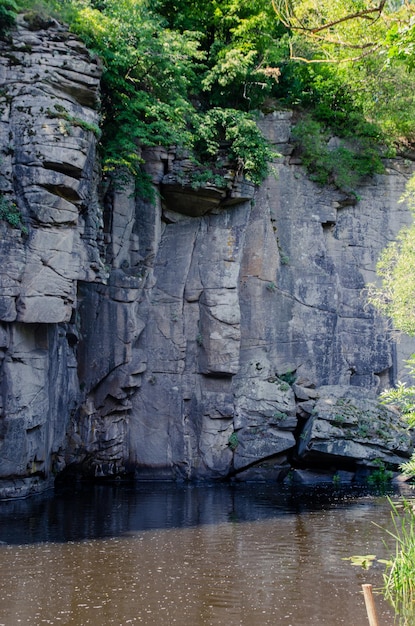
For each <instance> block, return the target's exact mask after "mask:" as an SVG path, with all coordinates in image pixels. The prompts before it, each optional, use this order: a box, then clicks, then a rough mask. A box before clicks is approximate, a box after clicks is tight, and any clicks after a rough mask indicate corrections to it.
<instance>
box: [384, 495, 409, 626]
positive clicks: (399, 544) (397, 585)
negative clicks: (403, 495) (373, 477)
mask: <svg viewBox="0 0 415 626" xmlns="http://www.w3.org/2000/svg"><path fill="white" fill-rule="evenodd" d="M389 502H390V504H391V507H392V511H391V517H392V530H387V529H384V530H385V531H386V532H387V533H388V535H390V536H391V537H393V539H394V540H395V554H394V555H393V556H392V557H391V558H390V559H389V560H387V561H381V562H382V563H384V564H385V571H384V574H383V580H384V588H383V592H384V596H385V598H386V600H387V601H388V602H389V603H390V604H391V605H392V607H393V608H394V610H395V612H396V614H397V615H398V616H399V619H400V622H399V623H400V624H401V626H413V624H415V504H414V501H409V500H406V499H403V500H402V502H400V503H399V504H394V503H393V502H392V501H391V500H389Z"/></svg>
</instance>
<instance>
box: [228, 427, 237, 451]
mask: <svg viewBox="0 0 415 626" xmlns="http://www.w3.org/2000/svg"><path fill="white" fill-rule="evenodd" d="M238 443H239V440H238V435H237V433H235V432H233V433H232V435H231V436H230V437H229V440H228V446H229V447H230V449H231V450H232V451H234V450H236V448H237V447H238Z"/></svg>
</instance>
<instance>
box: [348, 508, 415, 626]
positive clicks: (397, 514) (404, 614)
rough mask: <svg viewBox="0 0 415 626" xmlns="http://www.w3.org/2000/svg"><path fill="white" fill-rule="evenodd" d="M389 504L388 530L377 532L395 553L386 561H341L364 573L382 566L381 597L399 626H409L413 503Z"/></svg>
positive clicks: (414, 587) (414, 578) (413, 600)
mask: <svg viewBox="0 0 415 626" xmlns="http://www.w3.org/2000/svg"><path fill="white" fill-rule="evenodd" d="M388 500H389V504H390V506H391V520H392V525H391V529H390V530H389V529H387V528H382V527H380V528H382V530H384V531H385V533H387V534H388V535H389V536H390V537H392V538H393V539H394V541H395V551H394V553H393V554H392V555H391V557H390V558H389V559H378V558H377V557H376V555H375V554H367V555H355V556H351V557H348V558H345V559H343V560H345V561H350V562H351V564H352V565H355V566H357V567H362V568H363V569H365V570H367V569H369V568H370V567H372V565H373V564H374V563H375V562H378V563H381V564H382V565H384V568H385V569H384V573H383V588H382V591H383V594H384V596H385V598H386V600H388V602H389V603H390V604H391V606H392V607H393V609H394V610H395V614H396V616H397V617H398V618H399V624H400V626H412V625H413V624H414V620H415V507H414V501H413V500H412V501H411V500H406V499H405V498H403V499H402V500H401V501H400V502H399V503H393V502H392V500H391V499H390V498H388ZM374 523H375V522H374ZM375 525H376V526H378V524H376V523H375Z"/></svg>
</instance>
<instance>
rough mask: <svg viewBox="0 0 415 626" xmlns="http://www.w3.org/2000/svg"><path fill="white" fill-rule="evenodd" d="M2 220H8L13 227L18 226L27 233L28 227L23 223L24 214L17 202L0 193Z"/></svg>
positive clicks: (0, 217) (0, 218)
mask: <svg viewBox="0 0 415 626" xmlns="http://www.w3.org/2000/svg"><path fill="white" fill-rule="evenodd" d="M0 220H3V221H5V222H7V223H8V224H9V225H10V226H12V227H13V228H18V229H19V230H20V231H21V232H22V233H23V234H27V228H26V226H24V225H23V223H22V216H21V213H20V211H19V209H18V208H17V205H16V203H15V202H13V201H12V200H11V199H10V198H8V197H6V196H4V195H3V194H1V193H0Z"/></svg>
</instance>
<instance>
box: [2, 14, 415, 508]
mask: <svg viewBox="0 0 415 626" xmlns="http://www.w3.org/2000/svg"><path fill="white" fill-rule="evenodd" d="M30 28H31V27H30V24H28V22H26V21H25V19H24V17H22V18H20V20H19V23H18V26H17V28H16V30H15V31H14V32H13V33H12V36H11V40H10V41H9V42H5V43H3V44H1V49H0V76H1V83H2V85H3V87H2V91H1V93H0V109H1V118H0V145H1V156H2V163H1V175H0V192H1V194H2V195H1V197H2V202H4V203H6V204H5V205H4V206H10V205H7V203H15V204H16V205H17V208H18V211H19V215H20V218H19V220H18V222H15V223H14V224H11V223H9V222H8V221H7V219H3V220H2V221H0V236H1V254H2V261H3V262H2V270H1V271H0V319H1V335H0V339H1V352H0V355H1V360H0V375H1V397H2V404H1V413H0V478H1V482H0V496H1V497H16V496H24V495H27V494H29V493H32V492H35V491H37V490H40V489H43V488H45V487H46V486H48V485H50V484H51V483H52V482H53V479H54V477H55V476H66V477H67V478H68V479H69V480H72V479H76V478H77V477H79V476H82V477H86V478H93V479H97V478H102V479H108V478H122V477H135V478H137V479H169V480H171V479H180V480H186V479H189V480H194V479H225V478H234V479H238V480H264V479H271V480H284V479H288V478H289V477H290V476H292V473H293V468H294V469H295V471H297V473H298V472H300V473H301V472H303V473H304V471H307V469H310V468H311V469H313V470H324V472H329V473H330V472H331V473H332V474H333V475H334V474H335V475H336V476H338V475H339V474H338V472H339V471H342V472H343V476H345V477H346V476H347V477H348V478H347V479H348V480H352V479H353V477H354V476H356V475H358V474H359V473H361V469H362V467H368V468H370V467H378V465H379V463H380V462H382V463H384V464H386V465H387V466H388V467H392V468H396V466H397V465H398V464H399V463H400V462H401V461H402V460H404V459H406V458H408V456H409V455H410V453H411V450H412V441H411V437H410V436H409V435H408V433H407V431H406V429H405V427H404V425H402V424H401V423H400V422H399V417H398V416H397V415H396V414H395V413H393V412H392V411H387V410H386V409H385V408H384V407H381V406H379V404H378V402H377V399H376V393H377V392H378V391H379V390H380V389H382V388H383V387H385V386H387V385H389V384H390V383H392V382H394V381H395V380H396V379H397V378H398V377H400V376H401V368H402V362H403V359H404V358H405V357H407V356H408V355H409V354H410V353H411V352H412V351H413V345H411V342H410V341H409V339H407V338H402V340H401V342H400V343H396V342H395V341H394V340H393V338H392V339H391V337H390V336H389V334H388V329H387V325H386V323H385V320H383V319H382V318H381V317H380V316H379V315H377V314H376V312H375V311H374V310H373V309H372V308H371V307H369V306H368V305H367V302H366V299H365V296H364V289H365V287H366V285H367V284H368V282H370V281H374V280H375V279H376V276H375V266H376V261H377V258H378V256H379V254H380V252H381V250H382V249H383V248H384V246H385V245H386V244H387V243H388V242H389V241H390V240H392V239H393V238H394V237H395V235H396V233H397V232H398V231H399V229H400V228H401V227H402V226H403V225H405V224H408V223H409V221H410V213H409V211H408V209H407V207H406V206H405V204H402V203H399V199H400V196H401V195H402V193H403V191H404V188H405V183H406V180H407V179H408V177H409V176H410V175H411V173H412V171H413V168H412V165H411V164H408V163H407V162H405V161H403V160H400V159H396V160H394V161H390V162H387V163H386V171H385V173H384V174H383V175H377V176H375V177H374V178H372V179H368V180H367V181H366V182H365V184H364V185H362V186H361V188H360V189H358V190H357V195H358V197H359V200H358V201H357V200H355V199H352V197H349V196H347V195H346V194H342V193H341V192H339V191H338V190H336V189H334V188H321V187H319V186H317V185H316V184H314V183H313V182H311V181H310V180H309V178H308V177H307V174H306V172H305V170H304V169H303V167H302V166H301V163H300V162H298V160H297V159H296V158H295V154H293V145H292V143H291V141H290V136H291V129H292V125H293V121H292V115H291V113H290V112H289V111H280V112H276V113H274V114H271V115H269V116H266V117H263V118H262V119H261V120H260V125H261V127H262V129H263V131H264V133H265V134H266V135H267V136H268V137H269V138H270V140H271V141H272V142H273V143H274V144H275V146H276V149H277V151H278V152H279V153H281V155H282V156H281V157H280V158H278V159H277V160H276V162H275V171H276V175H275V176H274V175H272V176H270V177H269V178H268V179H267V180H266V181H264V183H263V185H262V186H261V187H260V188H259V189H254V187H253V186H252V185H250V184H249V182H247V181H244V180H241V179H239V178H235V175H234V173H233V172H232V171H231V170H229V172H228V174H227V179H226V182H225V184H224V185H223V186H222V187H217V186H215V185H213V184H212V185H205V186H204V187H203V188H200V189H198V190H195V189H194V185H192V184H191V170H190V165H189V161H188V160H187V159H186V158H185V157H183V156H179V155H178V154H177V153H176V151H175V150H174V149H172V150H164V149H161V148H160V149H151V150H147V151H146V152H144V153H143V155H142V156H143V157H144V159H145V162H146V166H145V167H146V169H147V172H148V173H149V175H150V177H151V180H152V183H153V187H154V192H155V193H154V199H153V201H149V200H144V199H143V198H142V197H141V195H140V192H139V190H136V188H135V184H134V182H133V181H130V183H129V184H125V185H124V188H123V189H119V188H115V189H113V188H112V187H111V186H109V187H108V185H104V184H102V181H101V178H100V172H99V162H98V159H97V157H96V145H97V139H98V124H99V97H100V94H99V81H100V72H101V68H100V64H99V62H98V60H97V59H95V58H94V57H92V56H91V55H90V54H89V53H88V52H87V50H86V49H85V47H84V46H83V45H82V44H80V42H79V41H77V40H76V39H75V38H74V37H73V36H72V35H70V34H69V33H68V32H67V31H66V30H65V28H63V27H62V26H59V25H58V24H56V23H53V22H49V23H47V24H43V25H40V26H39V25H38V27H37V28H38V29H37V30H31V29H30ZM296 468H299V469H298V470H297V469H296ZM298 475H300V474H298ZM302 475H303V474H302Z"/></svg>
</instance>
